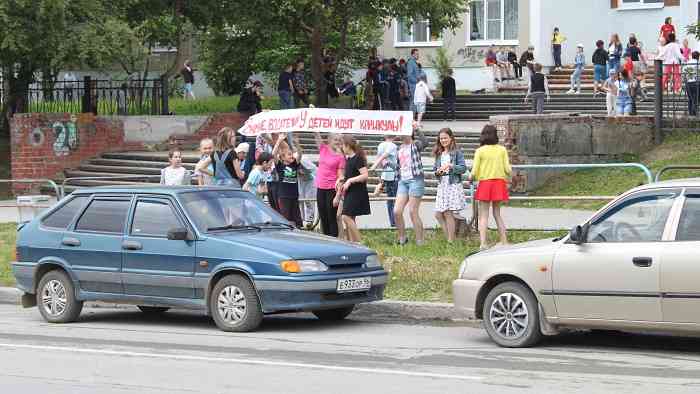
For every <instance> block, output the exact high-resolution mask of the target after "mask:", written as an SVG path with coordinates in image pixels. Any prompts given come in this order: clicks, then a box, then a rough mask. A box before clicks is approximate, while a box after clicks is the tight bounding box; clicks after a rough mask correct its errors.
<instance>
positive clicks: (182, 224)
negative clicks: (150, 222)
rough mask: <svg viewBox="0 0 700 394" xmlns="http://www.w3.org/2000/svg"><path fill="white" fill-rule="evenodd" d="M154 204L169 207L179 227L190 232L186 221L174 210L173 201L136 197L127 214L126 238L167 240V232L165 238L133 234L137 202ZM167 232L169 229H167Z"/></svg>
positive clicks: (165, 198)
mask: <svg viewBox="0 0 700 394" xmlns="http://www.w3.org/2000/svg"><path fill="white" fill-rule="evenodd" d="M154 201H155V203H156V204H165V205H167V206H168V207H170V211H171V212H172V213H173V215H174V216H175V219H176V220H177V221H178V222H179V223H180V227H182V228H186V229H187V230H188V231H191V230H190V228H189V226H188V225H187V224H186V223H187V221H186V220H185V219H184V218H183V217H182V214H181V213H180V212H179V210H178V209H177V208H176V206H177V204H175V202H174V201H173V200H171V199H170V198H167V197H163V196H158V197H156V196H137V197H136V198H135V201H134V203H133V208H132V209H131V212H130V214H129V222H128V229H127V232H126V234H127V236H128V237H134V238H154V239H168V236H167V232H166V235H165V236H162V235H155V234H134V233H133V230H134V219H135V218H136V207H138V204H139V202H154ZM168 231H169V229H168Z"/></svg>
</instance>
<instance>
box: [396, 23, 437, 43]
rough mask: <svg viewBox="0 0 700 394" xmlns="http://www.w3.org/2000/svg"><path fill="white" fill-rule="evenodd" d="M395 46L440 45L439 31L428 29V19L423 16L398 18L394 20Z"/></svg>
mask: <svg viewBox="0 0 700 394" xmlns="http://www.w3.org/2000/svg"><path fill="white" fill-rule="evenodd" d="M396 45H397V46H402V45H405V46H416V45H418V46H420V45H425V46H441V45H442V38H441V37H440V33H439V32H433V31H432V30H431V29H430V21H429V20H428V19H425V18H415V19H407V18H399V19H398V20H397V21H396Z"/></svg>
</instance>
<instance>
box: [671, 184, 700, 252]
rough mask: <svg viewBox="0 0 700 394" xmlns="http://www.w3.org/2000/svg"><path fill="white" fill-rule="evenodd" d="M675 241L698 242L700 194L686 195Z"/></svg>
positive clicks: (699, 233) (699, 236) (699, 232)
mask: <svg viewBox="0 0 700 394" xmlns="http://www.w3.org/2000/svg"><path fill="white" fill-rule="evenodd" d="M676 241H700V194H691V195H686V200H685V204H683V211H682V212H681V218H680V221H679V222H678V231H677V232H676Z"/></svg>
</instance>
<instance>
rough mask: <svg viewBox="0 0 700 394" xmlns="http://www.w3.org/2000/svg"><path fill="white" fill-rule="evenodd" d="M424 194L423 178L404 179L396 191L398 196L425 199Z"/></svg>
mask: <svg viewBox="0 0 700 394" xmlns="http://www.w3.org/2000/svg"><path fill="white" fill-rule="evenodd" d="M424 194H425V180H424V179H423V178H413V179H406V180H403V179H402V180H400V181H399V186H398V188H397V189H396V195H397V196H405V195H408V196H409V197H423V195H424Z"/></svg>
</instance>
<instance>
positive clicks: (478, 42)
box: [465, 0, 520, 47]
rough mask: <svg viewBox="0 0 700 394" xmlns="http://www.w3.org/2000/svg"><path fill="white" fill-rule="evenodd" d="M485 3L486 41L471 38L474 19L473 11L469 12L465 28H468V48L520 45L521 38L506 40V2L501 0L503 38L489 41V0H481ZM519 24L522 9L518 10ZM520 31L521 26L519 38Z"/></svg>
mask: <svg viewBox="0 0 700 394" xmlns="http://www.w3.org/2000/svg"><path fill="white" fill-rule="evenodd" d="M480 1H482V2H483V7H484V13H483V15H484V39H483V40H472V36H471V31H472V19H471V9H470V10H469V12H467V16H466V18H467V23H465V26H466V27H467V33H466V34H467V39H466V46H468V47H483V46H491V45H497V46H518V45H520V38H519V37H518V38H516V39H514V40H507V39H505V38H504V36H505V33H506V30H505V21H506V1H505V0H501V14H500V15H501V38H500V39H498V40H490V39H487V38H486V37H488V31H487V29H488V5H487V4H488V0H480ZM518 23H520V8H518ZM519 30H520V26H518V36H519V35H520V34H519Z"/></svg>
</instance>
